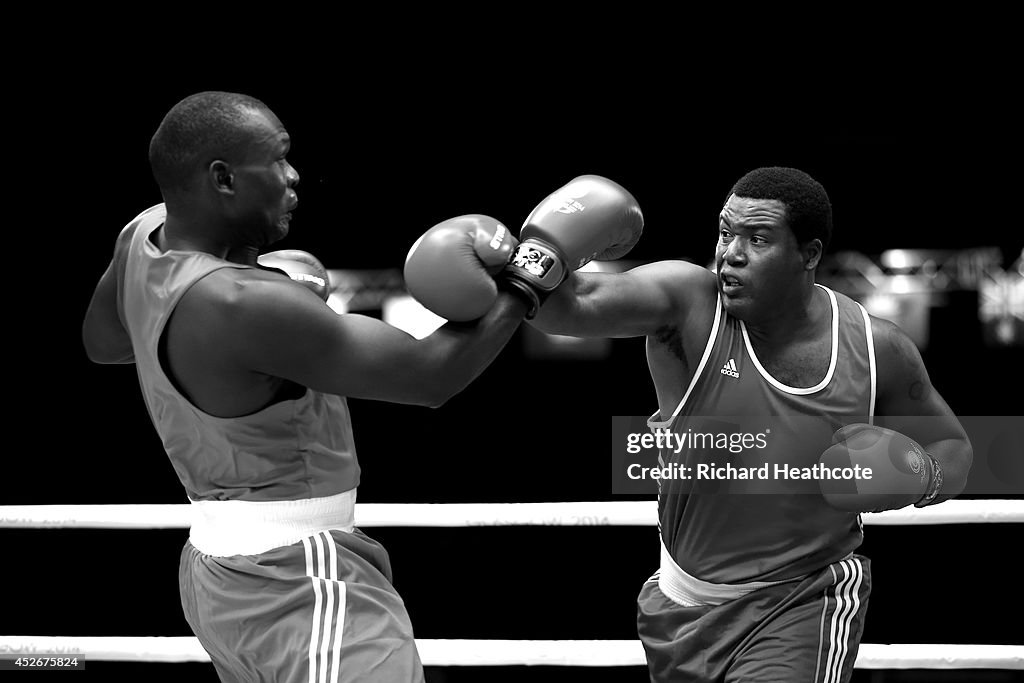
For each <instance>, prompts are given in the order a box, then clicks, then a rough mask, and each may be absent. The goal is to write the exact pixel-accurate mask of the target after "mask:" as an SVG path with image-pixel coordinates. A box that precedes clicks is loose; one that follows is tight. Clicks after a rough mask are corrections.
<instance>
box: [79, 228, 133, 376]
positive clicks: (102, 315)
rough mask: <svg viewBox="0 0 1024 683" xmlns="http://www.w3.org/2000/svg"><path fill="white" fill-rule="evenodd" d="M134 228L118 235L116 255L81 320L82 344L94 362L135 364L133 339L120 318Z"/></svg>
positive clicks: (115, 248) (126, 229)
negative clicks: (122, 286) (122, 283)
mask: <svg viewBox="0 0 1024 683" xmlns="http://www.w3.org/2000/svg"><path fill="white" fill-rule="evenodd" d="M131 235H132V231H131V230H130V229H129V228H125V229H124V230H122V231H121V235H120V236H119V237H118V238H117V243H116V245H115V246H114V256H113V258H111V260H110V264H109V265H108V266H107V269H106V271H104V273H103V275H102V276H101V277H100V281H99V282H98V283H97V285H96V289H95V290H94V291H93V293H92V300H91V301H90V302H89V308H88V309H87V310H86V312H85V320H84V321H83V322H82V343H83V344H84V345H85V353H86V355H88V356H89V360H91V361H93V362H94V363H134V362H135V352H134V351H133V350H132V340H131V337H129V335H128V330H126V329H125V327H124V322H123V321H122V319H121V312H120V304H119V302H118V290H119V287H120V280H121V277H122V275H123V269H124V258H125V254H126V253H127V249H128V243H129V242H130V241H131Z"/></svg>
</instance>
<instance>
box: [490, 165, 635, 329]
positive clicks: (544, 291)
mask: <svg viewBox="0 0 1024 683" xmlns="http://www.w3.org/2000/svg"><path fill="white" fill-rule="evenodd" d="M643 227H644V217H643V213H642V212H641V211H640V206H639V205H638V204H637V201H636V199H634V198H633V195H631V194H630V193H629V192H628V191H626V189H625V188H623V187H622V186H621V185H619V184H618V183H615V182H613V181H611V180H609V179H607V178H603V177H601V176H597V175H584V176H579V177H578V178H575V179H574V180H572V181H570V182H569V183H568V184H567V185H565V186H564V187H562V188H561V189H559V190H557V191H555V192H554V193H552V194H551V195H549V196H548V197H547V198H546V199H544V201H542V202H541V203H540V204H538V205H537V207H536V208H535V209H534V210H533V212H532V213H530V215H529V216H528V217H527V219H526V221H525V222H524V223H523V227H522V229H521V230H520V233H519V238H520V240H521V242H520V243H519V246H518V247H517V248H516V250H515V252H514V253H513V255H512V258H511V260H510V261H509V263H508V265H507V266H506V267H505V271H504V276H505V277H506V278H507V280H508V281H509V283H510V284H512V285H513V286H516V287H518V288H519V289H521V290H522V291H523V293H524V294H526V296H527V297H528V298H529V300H530V302H531V303H532V307H531V310H530V312H529V313H528V314H527V317H530V318H532V317H533V315H534V314H535V313H536V310H537V308H538V307H539V306H540V305H541V304H542V303H543V302H544V300H545V299H546V298H547V297H548V295H549V294H550V293H551V292H552V291H553V290H554V289H555V288H556V287H558V285H560V284H561V283H562V282H563V281H564V280H565V279H566V278H567V277H569V273H570V272H572V271H573V270H576V269H578V268H582V267H583V266H584V265H586V264H587V263H588V262H590V261H591V260H593V259H597V260H600V261H606V260H612V259H617V258H620V257H622V256H624V255H625V254H626V253H627V252H629V250H630V249H632V248H633V245H634V244H636V242H637V240H638V239H640V233H641V232H642V231H643Z"/></svg>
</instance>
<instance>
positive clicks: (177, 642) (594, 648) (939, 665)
mask: <svg viewBox="0 0 1024 683" xmlns="http://www.w3.org/2000/svg"><path fill="white" fill-rule="evenodd" d="M416 647H417V648H418V649H419V653H420V660H421V661H422V662H423V664H424V666H591V667H599V666H600V667H613V666H644V665H645V664H646V661H645V659H644V650H643V646H642V645H641V644H640V641H639V640H430V639H423V638H417V639H416ZM2 652H8V653H9V652H19V653H22V654H32V653H44V652H45V653H59V654H60V656H62V657H68V656H73V655H76V654H77V655H79V656H83V657H85V658H86V660H87V661H109V662H163V663H182V662H209V661H210V657H209V655H207V654H206V651H205V650H203V647H202V646H201V645H200V644H199V641H198V640H196V639H195V638H192V637H189V636H176V637H169V638H161V637H133V638H119V637H67V636H49V637H44V636H34V637H33V636H0V653H2ZM854 666H855V667H856V668H858V669H1024V646H1017V645H876V644H871V643H864V644H862V645H861V646H860V651H859V652H858V654H857V661H856V663H855V665H854Z"/></svg>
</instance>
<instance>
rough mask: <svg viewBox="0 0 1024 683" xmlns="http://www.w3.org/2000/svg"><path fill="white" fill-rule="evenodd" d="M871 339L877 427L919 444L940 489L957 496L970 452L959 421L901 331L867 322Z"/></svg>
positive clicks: (884, 323) (883, 323)
mask: <svg viewBox="0 0 1024 683" xmlns="http://www.w3.org/2000/svg"><path fill="white" fill-rule="evenodd" d="M872 333H873V336H874V338H875V340H876V342H875V350H876V356H877V363H878V368H877V374H878V382H879V386H878V400H877V405H876V413H877V415H878V418H879V419H878V422H879V424H880V425H882V426H885V427H887V428H889V429H895V430H896V431H899V432H901V433H903V434H906V435H907V436H909V437H911V438H912V439H914V440H915V441H917V442H918V443H920V444H921V445H922V446H923V447H924V448H925V450H926V451H928V452H929V453H930V454H931V455H932V456H934V457H935V458H936V459H937V460H939V462H940V464H941V465H942V466H943V469H944V470H945V471H946V485H945V487H944V490H946V491H948V492H950V493H957V492H959V491H960V490H962V488H963V485H964V483H965V482H966V478H967V473H968V471H969V469H970V466H971V462H972V461H973V450H972V448H971V444H970V440H969V439H968V437H967V433H966V431H965V430H964V428H963V425H962V424H961V423H960V420H959V418H957V416H956V414H955V413H954V412H953V410H952V409H951V408H950V407H949V404H948V403H946V400H945V399H944V398H943V397H942V395H941V394H940V393H939V392H938V390H937V389H936V388H935V387H934V386H933V385H932V382H931V378H930V377H929V375H928V370H927V369H926V367H925V364H924V359H923V358H922V357H921V352H920V351H919V350H918V348H917V346H916V345H915V344H914V342H913V340H912V339H910V337H908V336H907V334H906V333H905V332H903V330H901V329H900V328H899V327H898V326H896V325H894V324H893V323H891V322H888V321H885V320H879V319H877V318H872Z"/></svg>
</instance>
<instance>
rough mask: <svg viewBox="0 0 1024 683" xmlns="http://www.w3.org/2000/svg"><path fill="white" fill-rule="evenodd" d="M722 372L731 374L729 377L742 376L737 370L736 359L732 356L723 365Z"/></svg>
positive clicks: (737, 377)
mask: <svg viewBox="0 0 1024 683" xmlns="http://www.w3.org/2000/svg"><path fill="white" fill-rule="evenodd" d="M720 372H721V373H722V374H723V375H729V377H735V378H736V379H739V377H740V373H739V372H737V371H736V361H734V360H733V359H732V358H730V359H729V362H728V363H726V364H725V365H723V366H722V369H721V371H720Z"/></svg>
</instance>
